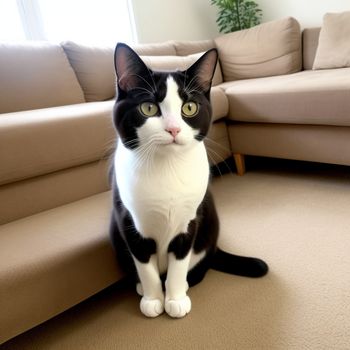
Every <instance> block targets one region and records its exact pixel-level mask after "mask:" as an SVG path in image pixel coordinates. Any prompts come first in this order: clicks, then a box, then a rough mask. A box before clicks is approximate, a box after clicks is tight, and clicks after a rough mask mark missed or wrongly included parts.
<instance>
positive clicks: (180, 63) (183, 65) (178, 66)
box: [141, 52, 222, 86]
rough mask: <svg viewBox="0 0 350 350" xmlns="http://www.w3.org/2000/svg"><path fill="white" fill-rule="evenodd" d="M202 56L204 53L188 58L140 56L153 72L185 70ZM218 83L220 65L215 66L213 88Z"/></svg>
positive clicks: (220, 77) (220, 81) (220, 79)
mask: <svg viewBox="0 0 350 350" xmlns="http://www.w3.org/2000/svg"><path fill="white" fill-rule="evenodd" d="M203 54H204V52H200V53H196V54H193V55H188V56H141V58H142V59H143V61H144V62H145V63H146V65H147V66H148V67H149V68H151V69H153V70H159V71H171V70H186V69H187V68H189V67H190V66H191V65H192V64H193V63H194V62H196V61H197V60H198V59H199V58H200V57H201V56H202V55H203ZM220 83H222V73H221V68H220V65H219V64H217V66H216V69H215V73H214V77H213V86H215V85H218V84H220Z"/></svg>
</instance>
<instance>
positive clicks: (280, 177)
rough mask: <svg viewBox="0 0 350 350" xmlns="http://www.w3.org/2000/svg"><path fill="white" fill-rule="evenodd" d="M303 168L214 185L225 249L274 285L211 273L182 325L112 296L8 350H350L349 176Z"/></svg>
mask: <svg viewBox="0 0 350 350" xmlns="http://www.w3.org/2000/svg"><path fill="white" fill-rule="evenodd" d="M300 164H304V163H294V162H293V163H288V165H287V168H285V167H284V165H285V163H282V165H281V164H280V163H278V165H277V166H269V167H262V166H256V167H252V169H251V171H249V172H248V173H247V174H246V175H245V176H243V177H238V176H236V175H224V176H223V177H222V178H219V179H215V181H214V184H213V190H214V193H215V197H216V201H217V205H218V209H219V213H220V217H221V222H222V236H221V239H220V246H221V247H222V248H225V249H226V250H228V249H229V250H231V251H232V252H235V253H238V254H246V255H255V256H258V257H261V258H264V259H266V261H267V262H268V263H269V265H270V273H269V274H268V275H267V276H266V277H264V278H262V279H258V280H254V279H248V278H242V277H235V276H229V275H225V274H222V273H219V272H215V271H210V272H209V273H208V275H207V277H206V279H205V281H203V282H202V283H201V284H199V285H198V286H196V287H194V288H192V289H191V290H190V296H191V298H192V303H193V308H192V312H191V313H190V315H188V316H187V317H186V318H184V319H181V320H173V319H170V318H169V317H167V316H166V315H162V316H161V317H159V318H157V319H152V320H150V319H146V318H144V317H143V316H142V315H141V313H140V312H139V310H138V300H139V298H138V297H137V296H136V295H135V293H133V292H131V291H129V290H127V289H126V288H125V287H122V286H119V287H113V288H110V289H109V290H107V291H105V292H104V293H102V294H100V295H98V296H96V297H94V298H92V299H90V300H89V301H87V302H85V303H82V304H80V305H78V306H77V307H75V308H73V309H71V310H69V311H68V312H66V313H64V314H62V315H60V316H58V317H56V318H55V319H53V320H51V321H49V322H47V323H45V324H43V325H41V326H39V327H37V328H35V329H33V330H31V331H29V332H27V333H25V334H23V335H21V336H19V337H17V338H15V339H13V340H11V341H9V342H7V343H5V344H4V345H3V346H0V349H1V350H7V349H8V350H10V349H11V350H26V349H36V350H56V349H60V350H61V349H86V350H88V349H152V350H156V349H266V350H273V349H281V350H287V349H298V350H300V349H325V350H332V349H336V350H341V349H344V350H345V349H350V175H349V174H350V168H345V167H332V166H323V165H322V166H320V165H316V164H315V165H312V164H307V165H300ZM296 167H297V169H296ZM0 312H1V311H0Z"/></svg>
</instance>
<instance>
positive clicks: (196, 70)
mask: <svg viewBox="0 0 350 350" xmlns="http://www.w3.org/2000/svg"><path fill="white" fill-rule="evenodd" d="M217 61H218V51H217V49H211V50H209V51H207V52H206V53H205V54H204V55H203V56H201V57H200V58H199V59H198V60H197V61H196V62H195V63H194V64H193V65H192V66H191V67H190V68H188V69H187V70H186V71H185V75H186V83H187V84H191V86H192V87H196V89H198V88H199V89H200V90H201V91H202V92H203V93H209V91H210V87H211V82H212V80H213V76H214V72H215V68H216V64H217Z"/></svg>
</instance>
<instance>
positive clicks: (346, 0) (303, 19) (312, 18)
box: [256, 0, 350, 28]
mask: <svg viewBox="0 0 350 350" xmlns="http://www.w3.org/2000/svg"><path fill="white" fill-rule="evenodd" d="M256 2H257V3H258V4H259V6H260V8H261V9H262V10H263V22H266V21H271V20H274V19H278V18H282V17H286V16H293V17H295V18H296V19H297V20H298V21H299V23H300V25H301V27H302V28H305V27H320V26H321V25H322V18H323V15H324V14H325V13H326V12H341V11H350V0H256Z"/></svg>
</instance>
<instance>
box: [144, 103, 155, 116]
mask: <svg viewBox="0 0 350 350" xmlns="http://www.w3.org/2000/svg"><path fill="white" fill-rule="evenodd" d="M140 110H141V113H142V114H143V115H144V116H146V117H154V116H155V115H157V113H158V106H157V105H156V104H155V103H152V102H144V103H141V105H140Z"/></svg>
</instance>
